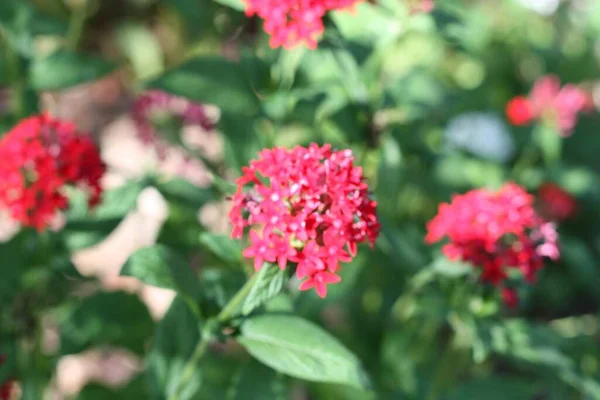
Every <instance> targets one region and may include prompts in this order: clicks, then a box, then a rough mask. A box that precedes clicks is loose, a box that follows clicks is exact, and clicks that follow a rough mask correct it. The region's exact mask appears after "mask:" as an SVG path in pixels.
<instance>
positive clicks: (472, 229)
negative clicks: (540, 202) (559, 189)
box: [425, 183, 559, 298]
mask: <svg viewBox="0 0 600 400" xmlns="http://www.w3.org/2000/svg"><path fill="white" fill-rule="evenodd" d="M533 202H534V198H533V196H531V195H530V194H528V193H527V192H526V191H525V190H524V189H523V188H521V187H520V186H518V185H516V184H514V183H508V184H506V185H504V186H503V187H502V188H501V189H500V190H499V191H497V192H493V191H489V190H486V189H476V190H472V191H470V192H468V193H466V194H464V195H457V196H454V198H453V199H452V202H451V203H450V204H447V203H444V204H441V205H440V207H439V210H438V214H437V215H436V217H435V218H434V219H433V220H431V221H430V222H429V223H428V225H427V231H428V233H427V236H426V238H425V240H426V242H427V243H430V244H431V243H435V242H438V241H440V240H442V239H443V238H448V243H447V244H445V245H444V247H443V249H442V251H443V253H444V254H445V255H446V256H447V257H448V258H450V259H453V260H461V261H466V262H470V263H471V264H473V265H474V266H476V267H478V268H481V280H482V281H484V282H489V283H491V284H493V285H496V286H500V285H502V284H503V283H504V281H505V280H506V279H507V278H508V270H509V269H510V268H517V269H519V270H520V271H521V273H522V274H523V276H524V277H525V279H526V280H527V281H528V282H533V281H534V280H535V278H536V274H537V271H538V270H539V269H541V268H542V267H543V257H549V258H552V259H556V258H558V256H559V251H558V247H557V245H556V242H557V239H558V237H557V234H556V230H555V228H554V226H553V225H552V224H551V223H548V222H545V221H544V220H543V219H542V218H541V217H539V216H538V215H537V214H536V212H535V210H534V207H533ZM504 297H505V298H506V295H505V296H504Z"/></svg>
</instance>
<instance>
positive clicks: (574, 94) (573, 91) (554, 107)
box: [506, 75, 590, 136]
mask: <svg viewBox="0 0 600 400" xmlns="http://www.w3.org/2000/svg"><path fill="white" fill-rule="evenodd" d="M589 106H590V96H589V95H588V94H587V93H586V92H585V91H583V90H582V89H580V88H579V87H577V86H575V85H572V84H567V85H565V86H563V87H561V86H560V80H559V79H558V77H556V76H554V75H548V76H545V77H543V78H540V79H538V80H537V81H536V82H535V85H534V86H533V88H532V89H531V92H530V93H529V96H528V97H523V96H517V97H515V98H513V99H512V100H511V101H510V102H509V103H508V105H507V107H506V114H507V117H508V120H509V121H510V122H511V123H512V124H513V125H526V124H528V123H529V122H530V121H532V120H542V121H545V122H546V123H549V124H551V125H552V126H554V128H555V129H556V130H557V131H558V132H559V133H560V134H561V136H569V135H571V133H573V129H574V128H575V125H576V124H577V116H578V114H579V113H580V112H582V111H586V110H587V109H588V108H589Z"/></svg>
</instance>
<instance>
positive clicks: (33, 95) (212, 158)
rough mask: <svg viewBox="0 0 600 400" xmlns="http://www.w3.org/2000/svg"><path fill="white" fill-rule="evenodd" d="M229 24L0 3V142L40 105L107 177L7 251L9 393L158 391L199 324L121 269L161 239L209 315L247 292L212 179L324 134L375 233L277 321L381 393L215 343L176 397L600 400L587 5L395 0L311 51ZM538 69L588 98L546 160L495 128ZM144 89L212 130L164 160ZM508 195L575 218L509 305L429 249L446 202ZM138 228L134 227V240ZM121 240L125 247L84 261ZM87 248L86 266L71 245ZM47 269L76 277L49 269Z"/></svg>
mask: <svg viewBox="0 0 600 400" xmlns="http://www.w3.org/2000/svg"><path fill="white" fill-rule="evenodd" d="M243 10H244V5H243V4H242V3H241V2H240V1H238V0H215V1H209V0H0V85H1V88H2V90H1V92H0V123H1V125H0V132H6V131H8V130H9V129H10V128H11V127H12V126H13V125H14V124H15V123H16V122H17V121H18V120H20V119H21V118H23V117H25V116H28V115H31V114H34V113H37V112H40V111H47V112H51V113H52V114H54V115H57V116H60V117H63V118H66V119H70V120H73V121H74V122H75V123H76V124H77V125H78V126H79V127H80V128H81V129H83V130H85V131H88V132H90V133H91V134H92V135H93V136H94V138H95V139H96V140H97V141H98V143H99V144H100V146H101V149H102V152H103V157H104V159H105V160H106V162H107V164H108V166H109V172H110V176H109V177H108V178H107V179H106V194H105V198H104V202H103V204H102V205H101V206H100V208H99V209H98V210H96V212H95V213H93V214H91V216H90V215H88V214H87V210H86V207H85V205H83V202H82V201H79V202H77V194H76V193H74V194H73V197H72V201H73V204H75V205H74V206H72V207H71V210H70V211H69V213H68V215H67V216H66V218H67V223H66V225H65V228H64V230H62V231H61V233H60V234H59V235H58V236H52V238H51V239H48V238H47V237H46V236H44V237H41V238H39V237H37V235H35V234H34V233H32V232H29V231H24V230H23V231H21V232H19V233H17V234H16V236H14V237H13V236H11V235H6V238H4V239H3V240H4V242H3V243H2V244H1V245H0V255H1V256H2V258H3V260H6V263H7V265H2V266H0V318H1V319H0V334H1V335H0V350H1V351H2V352H4V353H6V354H9V355H14V357H13V358H14V359H15V360H17V361H15V362H14V363H11V364H9V366H8V367H6V366H5V367H3V368H4V369H0V381H2V380H3V379H5V378H8V377H14V378H15V379H18V380H19V381H20V382H21V385H22V388H23V398H27V399H32V400H33V399H39V398H52V399H57V398H79V399H86V400H87V399H104V398H108V397H109V396H110V398H112V399H115V400H116V399H121V398H122V399H138V398H139V399H145V398H153V399H154V398H156V399H162V398H165V397H164V391H163V389H164V388H163V386H164V385H168V384H169V382H170V381H169V380H170V379H171V378H172V375H178V374H180V372H181V363H182V360H185V359H187V358H188V357H189V355H190V353H191V348H193V344H194V343H195V341H196V340H197V335H198V334H197V332H196V328H195V326H194V325H195V324H196V322H195V321H194V320H193V316H192V317H190V316H189V315H188V314H189V310H187V311H186V310H185V308H184V307H182V303H181V302H179V301H178V300H176V301H175V302H174V303H173V305H171V306H170V308H169V304H170V303H169V302H170V300H171V299H172V297H169V296H168V294H167V295H166V296H167V297H166V298H167V300H165V301H164V302H163V303H164V304H163V303H161V304H163V305H162V306H160V305H159V306H157V307H158V308H157V309H156V310H155V309H153V308H152V306H149V305H148V304H149V303H151V301H150V300H151V299H156V298H160V296H162V295H164V293H162V292H160V293H158V292H156V293H155V292H149V293H150V294H148V293H146V292H145V291H144V290H145V289H144V288H142V287H138V286H135V284H131V283H129V284H128V283H127V282H129V281H118V280H117V276H118V273H119V270H120V267H121V265H123V263H124V262H125V261H126V260H127V258H128V256H129V255H130V254H131V253H133V252H134V251H135V250H136V249H137V248H139V247H142V245H149V244H152V243H154V242H157V243H160V244H165V245H168V246H170V247H171V248H173V249H175V250H176V251H177V252H178V253H179V254H181V255H182V256H183V257H185V260H186V261H187V263H188V264H189V265H191V266H192V267H193V270H194V271H195V273H196V274H197V275H198V276H199V277H200V281H201V284H202V287H203V293H204V295H203V296H204V297H203V300H202V301H203V302H204V303H203V305H204V306H206V309H207V310H208V311H207V313H208V314H209V315H212V314H215V313H216V311H218V310H219V309H220V308H221V307H223V305H224V304H225V302H226V300H227V299H228V298H229V297H231V295H232V293H234V292H235V290H236V289H237V288H239V287H240V286H241V284H242V283H243V281H244V274H243V270H242V269H240V268H237V269H236V268H235V266H237V265H238V264H239V257H238V256H237V254H240V249H241V247H240V246H241V245H240V244H238V243H235V242H231V241H229V240H228V239H227V236H226V235H228V233H229V232H228V227H227V225H226V224H225V223H224V221H225V220H226V212H227V207H228V203H227V201H226V200H225V199H224V196H223V192H224V191H226V190H225V189H224V188H226V187H227V184H226V181H227V180H229V181H231V180H232V179H233V178H234V177H236V176H237V175H239V171H240V168H241V166H243V165H247V164H248V162H249V160H251V159H253V158H256V155H257V152H258V151H259V150H260V149H262V148H265V147H272V146H276V145H282V146H293V145H297V144H300V145H306V144H308V143H311V142H318V143H331V144H332V145H334V146H335V147H337V148H351V149H352V150H353V151H354V152H355V155H356V158H357V162H358V163H359V164H360V165H362V166H363V167H364V168H365V174H366V175H367V176H368V179H369V182H370V186H371V187H372V189H373V190H374V194H375V197H376V198H377V200H378V202H379V215H380V219H381V223H382V233H381V236H380V238H379V240H378V242H377V245H376V247H375V249H374V250H373V251H372V252H370V251H369V250H368V249H367V248H364V249H361V251H360V252H359V255H358V256H357V257H356V259H355V260H354V261H353V262H352V263H351V264H349V265H348V266H346V267H345V268H344V270H343V273H342V276H343V281H342V283H340V284H338V285H335V286H332V287H331V291H330V294H329V295H328V296H327V298H326V299H325V300H321V299H319V298H318V297H317V296H316V295H315V294H313V293H312V292H311V293H305V292H301V293H299V292H294V291H292V293H290V294H285V295H284V294H282V295H280V296H278V297H276V298H275V299H273V300H272V301H271V303H269V304H268V307H272V309H274V310H281V311H282V312H290V311H293V312H295V313H297V314H300V315H302V316H303V317H305V318H308V319H311V320H313V321H315V322H318V323H319V324H320V325H322V326H324V327H325V328H326V329H327V330H329V331H330V332H332V333H333V334H334V335H335V336H336V337H338V338H339V339H340V340H341V341H342V342H343V343H344V344H345V345H346V346H348V347H349V348H350V349H352V350H353V351H354V352H355V353H356V354H357V355H358V357H359V358H360V359H361V361H362V362H363V363H364V365H365V367H366V370H367V371H368V372H369V374H370V375H371V378H372V380H373V384H374V391H372V392H364V393H363V392H360V391H358V390H355V389H349V388H346V387H343V386H341V385H340V386H336V385H330V384H313V383H307V382H304V381H299V380H295V379H291V378H288V377H284V376H282V375H280V374H275V373H274V372H273V371H272V370H270V369H268V368H266V367H264V366H260V365H259V364H258V363H257V362H256V361H248V359H249V358H248V357H247V354H246V353H245V352H244V351H243V350H242V349H241V347H239V346H238V345H236V344H235V343H230V342H227V343H224V344H219V345H218V346H215V347H214V348H212V349H211V352H210V354H209V355H208V356H207V357H206V359H205V360H203V362H202V365H201V367H199V372H198V374H199V375H198V378H197V382H196V386H195V387H193V388H191V389H190V393H189V394H188V395H187V396H188V397H187V398H190V399H239V400H241V399H261V400H263V399H266V400H269V399H287V398H290V399H294V400H295V399H298V400H301V399H319V400H320V399H324V400H325V399H326V400H330V399H331V400H337V399H349V400H353V399H371V398H378V399H437V398H443V399H449V400H450V399H486V400H487V399H531V400H533V399H557V400H562V399H600V381H599V379H600V365H599V364H598V363H599V362H600V350H599V349H600V348H599V347H598V344H599V343H598V341H599V340H600V325H599V324H600V319H599V317H600V315H599V310H600V290H599V287H600V265H599V264H600V263H599V260H600V223H598V221H600V218H599V217H600V159H599V158H598V154H600V132H599V127H600V115H599V114H598V112H597V110H598V108H599V107H600V79H599V78H600V2H599V1H596V0H587V1H586V0H563V1H559V0H505V1H500V0H497V1H489V0H438V1H437V2H436V8H435V9H434V10H433V11H432V12H431V13H417V14H412V13H411V12H410V9H409V5H408V2H403V1H401V0H376V1H372V2H362V3H361V4H359V5H358V6H357V7H356V10H355V11H354V12H346V11H336V12H332V13H329V14H327V16H326V20H325V23H326V31H325V34H324V36H323V38H322V39H321V41H320V43H319V47H318V49H317V50H314V51H309V50H306V49H304V48H302V47H298V48H295V49H293V50H289V51H287V50H283V49H271V48H269V46H268V37H267V36H266V34H265V33H264V32H263V30H262V22H261V21H260V20H259V19H257V18H256V17H253V18H249V17H247V16H245V15H244V12H243ZM548 74H555V75H557V76H559V77H560V79H561V81H562V82H563V83H573V84H577V85H579V86H580V87H581V88H584V89H585V90H586V91H588V92H589V93H590V95H591V96H592V99H593V102H594V110H593V111H591V112H589V113H587V114H584V115H582V116H581V117H580V119H579V122H578V124H577V127H576V129H575V131H574V132H573V134H572V135H571V136H570V137H568V138H565V139H560V145H561V149H562V152H561V158H560V160H559V161H558V162H556V163H554V164H552V165H548V163H545V162H544V161H543V152H544V144H543V143H542V144H540V143H538V142H536V141H535V140H534V131H535V129H536V128H535V126H527V127H513V126H511V125H510V124H509V123H508V122H507V120H506V117H505V115H504V109H505V105H506V103H507V102H508V101H509V100H510V99H511V98H513V97H514V96H517V95H526V94H527V93H528V92H529V90H530V89H531V87H532V86H533V84H534V82H535V81H536V80H537V79H539V78H540V77H542V76H545V75H548ZM149 89H158V90H162V91H165V92H167V93H170V94H173V95H177V96H180V97H184V98H186V99H188V100H190V101H193V102H197V103H202V104H207V105H210V107H211V109H212V110H213V114H214V119H215V121H216V128H215V130H214V132H210V133H207V132H200V133H196V136H194V133H193V132H192V139H191V140H189V141H187V140H183V139H182V136H181V135H179V128H180V125H177V122H180V121H175V122H176V124H175V125H174V126H175V134H173V126H172V125H169V124H163V125H160V126H159V127H157V131H158V132H159V133H161V134H162V139H161V140H162V141H163V142H164V143H166V145H167V146H168V147H169V148H170V149H174V150H173V151H174V152H175V153H176V155H175V156H173V157H174V159H175V161H172V160H171V158H169V160H171V161H172V162H171V164H169V162H166V161H165V160H162V159H160V157H156V154H154V152H153V149H152V147H151V146H150V148H148V146H144V145H142V144H141V143H140V141H139V138H138V136H137V133H136V128H135V125H134V124H133V123H132V119H131V106H132V104H133V102H134V101H135V98H136V97H137V96H138V95H140V94H141V93H143V92H144V91H145V90H149ZM211 115H212V114H211ZM556 140H559V139H556ZM190 142H194V143H196V144H190ZM198 143H199V144H198ZM180 153H181V154H180ZM148 154H150V155H148ZM182 154H183V155H182ZM189 159H192V160H194V162H193V163H192V165H191V164H188V163H186V162H183V161H182V160H184V161H185V160H189ZM0 162H1V161H0ZM209 174H212V176H213V179H209V178H205V179H200V178H199V176H205V177H206V176H209ZM215 176H216V177H218V179H215V178H214V177H215ZM509 180H512V181H515V182H517V183H519V184H521V185H523V186H525V187H526V188H527V189H528V190H530V191H531V192H532V193H535V192H536V190H537V189H538V188H539V187H540V185H541V184H543V183H544V182H549V181H550V182H555V183H558V184H559V185H561V186H562V187H563V188H564V189H565V190H567V191H568V192H569V193H571V194H572V195H573V196H575V198H576V199H577V203H578V214H577V215H576V216H575V217H574V218H572V219H571V220H569V221H566V222H564V223H561V224H560V225H559V233H560V238H561V239H560V240H561V244H562V246H561V259H560V260H559V261H558V262H556V263H552V262H547V264H546V268H544V270H543V271H542V272H541V274H540V276H539V280H538V282H536V284H535V285H531V286H528V285H522V286H519V294H520V299H521V302H520V305H519V308H518V309H514V310H508V309H505V308H504V307H503V306H502V304H501V302H499V298H498V294H497V293H496V292H495V291H494V290H493V288H490V287H487V286H485V285H482V284H480V283H479V282H477V281H476V279H475V278H474V276H473V273H472V272H473V271H471V269H469V268H464V267H461V266H460V265H459V266H457V265H455V264H451V263H449V262H447V261H445V260H444V258H442V257H441V255H440V254H441V253H440V251H439V247H437V246H434V247H430V246H427V245H425V243H424V241H423V238H424V236H425V223H426V222H427V221H428V220H430V219H431V218H432V217H433V216H434V215H435V213H436V210H437V206H438V204H439V203H441V202H444V201H448V200H449V199H450V196H451V194H452V193H457V192H465V191H467V190H469V189H472V188H479V187H488V188H498V187H499V186H500V185H501V184H502V183H504V182H507V181H509ZM0 184H1V182H0ZM150 188H151V191H150V192H149V191H148V190H150ZM148 193H150V194H148ZM156 197H158V200H156ZM80 200H81V199H80ZM200 209H202V210H204V211H203V213H204V214H202V212H201V213H200V214H201V215H200V218H199V217H198V210H200ZM132 214H135V215H138V217H139V216H140V215H141V217H139V218H138V220H136V221H137V222H136V223H137V224H136V223H131V224H130V225H131V226H130V227H129V228H128V229H129V230H127V228H123V226H124V225H125V222H123V221H124V220H126V219H128V218H131V215H132ZM144 218H146V219H144ZM152 218H154V219H155V220H156V221H158V222H157V224H156V227H155V228H149V226H150V225H151V224H150V223H148V222H147V221H148V220H152ZM144 221H145V222H144ZM6 224H8V223H6ZM149 224H150V225H149ZM152 226H154V225H152ZM117 227H118V228H117ZM3 229H4V228H3ZM6 229H8V228H6ZM115 229H116V231H118V230H119V229H121V231H123V232H125V233H121V235H122V236H118V233H115ZM111 232H112V234H113V235H116V236H117V237H119V238H129V239H130V242H131V243H130V242H128V241H126V240H125V239H124V241H120V240H119V239H116V240H113V241H112V242H110V241H109V242H110V243H109V244H108V245H106V246H105V247H103V248H101V249H100V250H98V248H99V247H98V246H100V245H99V243H101V242H102V241H104V239H106V238H107V236H108V235H109V234H111ZM141 232H145V233H141ZM149 232H150V233H149ZM152 232H154V233H152ZM11 233H14V232H11ZM132 238H133V239H132ZM91 246H96V247H95V249H96V251H97V253H94V254H92V255H89V253H85V251H84V250H82V249H88V248H90V247H91ZM26 249H29V250H26ZM31 249H33V250H31ZM42 249H45V250H44V251H45V253H44V252H42ZM82 254H83V255H82ZM86 256H87V257H88V258H85V257H86ZM82 260H83V261H82ZM49 264H52V265H54V266H55V267H56V271H58V274H59V275H58V276H59V277H64V274H71V273H72V274H73V275H79V274H82V275H85V276H86V280H85V282H84V283H81V282H77V283H76V284H72V282H70V281H68V282H66V283H65V281H64V279H59V278H57V276H55V275H53V274H54V272H52V273H41V272H40V271H46V270H47V266H48V265H49ZM25 265H27V266H28V267H27V268H25V267H24V266H25ZM108 265H111V266H112V267H110V268H109V267H108ZM30 266H31V267H30ZM86 267H89V268H88V269H86ZM11 271H12V272H11ZM15 271H27V272H26V273H22V272H15ZM52 271H54V269H53V270H52ZM65 271H67V272H65ZM55 279H58V280H57V281H56V280H55ZM128 285H129V286H128ZM145 293H146V294H145ZM149 299H150V300H149ZM148 307H150V309H148ZM161 307H162V308H161ZM167 308H168V309H169V311H168V313H167V314H166V317H165V318H164V319H162V316H163V315H164V313H165V311H166V309H167ZM148 310H150V311H148ZM157 310H158V311H157ZM186 313H187V314H186ZM31 321H34V322H31ZM48 340H50V341H51V342H52V340H54V341H53V342H52V343H54V344H53V345H48V346H46V347H44V345H43V343H46V341H48ZM31 343H34V346H33V347H35V348H36V352H34V354H33V355H32V353H31V352H30V351H29V350H30V347H31V346H30V347H28V346H29V345H31ZM98 349H99V350H98ZM116 349H122V350H123V349H124V350H126V351H127V356H126V357H124V359H121V358H119V357H118V356H119V353H115V352H116V351H117V350H116ZM94 351H95V352H94ZM83 352H85V354H86V356H87V358H86V360H84V361H81V360H80V359H78V358H76V357H78V356H77V355H78V354H79V355H81V354H83ZM115 354H116V355H115ZM65 360H66V361H65ZM90 360H91V361H90ZM76 361H80V362H81V363H88V364H85V365H86V366H85V367H84V366H83V365H84V364H77V363H76ZM111 362H112V364H111ZM69 363H70V364H69ZM65 365H66V366H65ZM89 365H92V366H91V367H90V366H89ZM69 366H71V369H69V368H68V367H69ZM119 368H120V369H119ZM9 369H10V370H9ZM81 371H86V372H85V373H83V372H81ZM89 371H92V372H89ZM110 372H114V374H115V376H116V377H115V376H113V375H111V374H110ZM77 373H79V375H81V376H83V375H85V377H84V378H82V377H81V376H79V375H77ZM120 377H126V378H129V377H132V379H131V380H128V379H126V378H123V379H120ZM68 378H71V380H73V381H76V382H79V383H72V382H71V383H69V379H68ZM65 379H66V380H65ZM77 379H80V380H79V381H78V380H77ZM65 382H66V383H65ZM115 382H116V383H115ZM69 385H70V386H69ZM161 385H162V386H161ZM43 393H45V394H43ZM41 396H49V397H41ZM52 396H54V397H52Z"/></svg>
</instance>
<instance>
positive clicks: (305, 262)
mask: <svg viewBox="0 0 600 400" xmlns="http://www.w3.org/2000/svg"><path fill="white" fill-rule="evenodd" d="M242 172H243V175H242V176H241V177H240V178H238V180H237V186H238V187H237V191H236V193H235V195H234V196H233V199H232V202H233V205H232V208H231V211H230V213H229V219H230V221H231V223H232V224H233V232H232V237H233V238H240V237H241V236H242V235H243V232H244V230H245V229H246V228H248V227H250V235H249V236H250V246H249V247H248V248H247V249H246V250H244V256H245V257H248V258H254V267H255V269H257V270H258V269H260V268H261V267H262V264H263V262H265V261H266V262H270V263H277V264H278V265H279V267H280V268H281V269H284V268H286V266H287V264H288V263H289V262H292V263H296V264H297V267H296V276H297V277H298V278H299V279H304V281H303V282H302V284H301V286H300V289H301V290H307V289H310V288H315V289H316V291H317V293H318V294H319V296H321V297H325V295H326V293H327V285H328V284H331V283H336V282H339V281H340V277H339V275H337V273H338V271H339V269H340V265H339V263H340V262H349V261H351V260H352V257H353V255H355V254H356V246H357V243H360V242H364V241H369V242H370V243H371V245H373V243H374V242H375V239H376V238H377V235H378V234H379V222H378V219H377V214H376V205H377V204H376V202H375V201H374V200H371V199H370V198H369V192H368V186H367V184H366V182H365V181H364V178H363V173H362V169H361V168H360V167H356V166H354V157H353V156H352V152H351V151H350V150H341V151H333V150H332V149H331V147H330V146H329V145H325V146H322V147H319V146H318V145H316V144H312V145H310V146H309V147H308V148H306V147H295V148H294V149H291V150H288V149H284V148H274V149H266V150H263V151H262V152H261V153H260V155H259V158H258V160H254V161H252V162H251V163H250V166H249V167H244V169H243V171H242ZM246 186H249V188H248V190H246V191H245V190H244V188H245V187H246Z"/></svg>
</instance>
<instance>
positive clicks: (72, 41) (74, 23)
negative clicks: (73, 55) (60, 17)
mask: <svg viewBox="0 0 600 400" xmlns="http://www.w3.org/2000/svg"><path fill="white" fill-rule="evenodd" d="M86 20H87V1H84V2H83V3H82V4H81V5H77V7H75V8H74V9H73V11H72V13H71V20H70V21H69V31H68V36H67V48H68V49H69V50H73V51H76V50H77V48H78V47H79V42H80V40H81V35H82V33H83V28H84V27H85V21H86Z"/></svg>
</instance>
